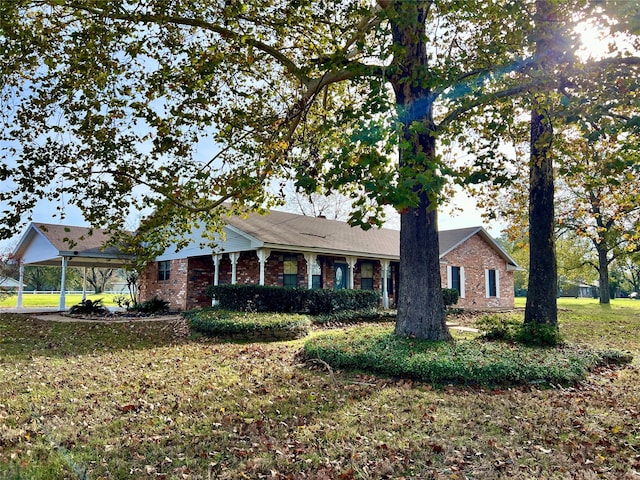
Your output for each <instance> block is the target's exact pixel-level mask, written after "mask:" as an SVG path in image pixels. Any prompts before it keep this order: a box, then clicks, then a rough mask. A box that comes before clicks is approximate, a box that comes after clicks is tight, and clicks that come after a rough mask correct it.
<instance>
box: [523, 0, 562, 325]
mask: <svg viewBox="0 0 640 480" xmlns="http://www.w3.org/2000/svg"><path fill="white" fill-rule="evenodd" d="M553 3H554V2H550V1H548V0H538V1H537V2H536V19H535V20H536V27H537V33H538V39H537V43H536V56H537V57H538V58H539V59H540V69H539V71H540V72H545V71H547V73H548V72H550V71H551V70H552V69H553V66H554V63H555V62H556V61H557V57H556V53H557V52H556V50H557V45H556V44H555V40H556V37H555V35H554V33H555V32H554V30H555V28H556V25H557V15H556V10H555V9H556V7H555V6H554V5H553ZM530 144H531V153H530V155H531V158H530V166H529V168H530V170H529V247H530V258H529V286H528V290H527V304H526V307H525V316H524V323H525V324H531V323H546V324H549V325H557V323H558V304H557V296H558V271H557V264H556V245H555V214H554V174H553V157H552V148H553V125H552V119H551V117H550V115H549V114H548V112H547V111H545V105H544V101H542V102H538V101H537V99H534V102H533V110H532V112H531V143H530Z"/></svg>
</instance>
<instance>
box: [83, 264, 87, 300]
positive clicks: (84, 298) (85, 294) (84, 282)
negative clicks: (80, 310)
mask: <svg viewBox="0 0 640 480" xmlns="http://www.w3.org/2000/svg"><path fill="white" fill-rule="evenodd" d="M86 299H87V267H84V268H83V269H82V301H83V302H84V301H85V300H86Z"/></svg>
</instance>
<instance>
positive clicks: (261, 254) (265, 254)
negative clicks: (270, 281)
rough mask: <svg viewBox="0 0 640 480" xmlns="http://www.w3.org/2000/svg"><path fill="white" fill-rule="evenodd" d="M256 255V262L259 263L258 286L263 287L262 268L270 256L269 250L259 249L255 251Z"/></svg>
mask: <svg viewBox="0 0 640 480" xmlns="http://www.w3.org/2000/svg"><path fill="white" fill-rule="evenodd" d="M256 255H258V262H260V285H264V266H265V264H266V263H267V258H269V255H271V250H269V249H268V248H259V249H258V250H256Z"/></svg>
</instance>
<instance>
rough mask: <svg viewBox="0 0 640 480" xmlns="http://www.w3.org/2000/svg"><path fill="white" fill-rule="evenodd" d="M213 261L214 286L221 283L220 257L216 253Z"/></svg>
mask: <svg viewBox="0 0 640 480" xmlns="http://www.w3.org/2000/svg"><path fill="white" fill-rule="evenodd" d="M211 259H212V260H213V284H214V285H218V283H219V281H220V255H219V254H217V253H214V254H213V255H211Z"/></svg>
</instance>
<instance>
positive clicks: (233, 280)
mask: <svg viewBox="0 0 640 480" xmlns="http://www.w3.org/2000/svg"><path fill="white" fill-rule="evenodd" d="M239 258H240V254H239V253H238V252H232V253H230V254H229V259H230V260H231V285H235V284H236V265H237V264H238V259H239Z"/></svg>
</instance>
